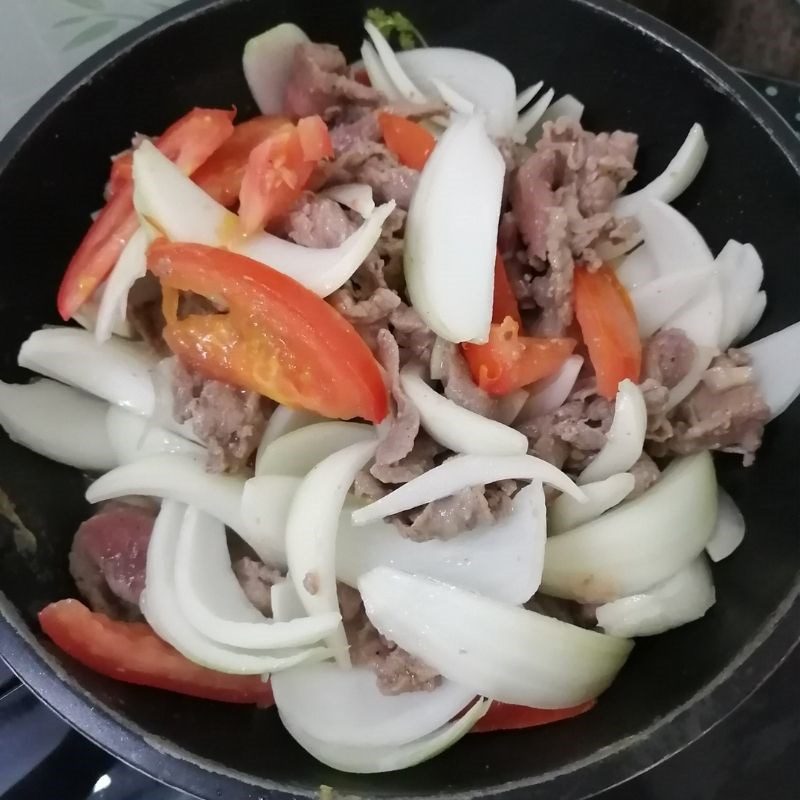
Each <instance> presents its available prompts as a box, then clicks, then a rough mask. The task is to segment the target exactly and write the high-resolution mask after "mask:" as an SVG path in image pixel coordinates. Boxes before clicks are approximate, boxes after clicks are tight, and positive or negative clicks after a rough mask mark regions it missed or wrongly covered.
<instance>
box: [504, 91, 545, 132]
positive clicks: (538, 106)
mask: <svg viewBox="0 0 800 800" xmlns="http://www.w3.org/2000/svg"><path fill="white" fill-rule="evenodd" d="M555 93H556V92H555V89H548V90H547V91H546V92H545V93H544V94H543V95H542V96H541V97H540V98H539V99H538V100H537V101H536V102H535V103H534V104H533V105H532V106H531V107H530V108H529V109H528V110H527V111H523V112H522V114H520V115H519V119H518V120H517V124H516V125H514V131H513V133H512V138H513V139H514V141H515V142H520V143H522V142H525V140H526V139H527V138H528V134H529V133H530V131H531V129H532V128H533V127H534V126H535V125H536V123H537V122H539V120H540V119H541V118H542V115H543V114H544V112H545V111H547V107H548V106H549V105H550V103H552V102H553V97H555Z"/></svg>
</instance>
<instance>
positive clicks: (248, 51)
mask: <svg viewBox="0 0 800 800" xmlns="http://www.w3.org/2000/svg"><path fill="white" fill-rule="evenodd" d="M308 41H309V39H308V36H306V34H305V33H304V32H303V31H302V30H301V29H300V28H298V27H297V25H293V24H292V23H291V22H284V23H282V24H281V25H276V26H275V27H274V28H270V29H269V30H267V31H264V33H262V34H261V35H259V36H254V37H253V38H252V39H250V40H248V42H247V44H245V46H244V53H243V54H242V67H243V69H244V77H245V79H246V80H247V85H248V86H249V87H250V92H251V94H252V95H253V99H254V100H255V101H256V105H257V106H258V108H259V111H261V113H262V114H281V113H283V108H284V105H283V104H284V98H285V96H286V86H287V84H288V83H289V77H290V75H291V73H292V62H293V60H294V51H295V48H296V47H297V45H299V44H306V43H307V42H308Z"/></svg>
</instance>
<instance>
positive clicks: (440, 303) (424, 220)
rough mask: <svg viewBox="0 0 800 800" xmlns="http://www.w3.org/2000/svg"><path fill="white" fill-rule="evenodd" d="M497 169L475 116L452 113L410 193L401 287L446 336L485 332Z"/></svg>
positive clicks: (456, 338) (457, 338) (477, 337)
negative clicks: (404, 286) (404, 285)
mask: <svg viewBox="0 0 800 800" xmlns="http://www.w3.org/2000/svg"><path fill="white" fill-rule="evenodd" d="M465 164H469V169H465V168H464V165H465ZM504 176H505V165H504V163H503V158H502V156H501V155H500V152H499V151H498V149H497V147H496V146H495V145H494V144H493V142H492V141H491V139H489V137H488V135H487V134H486V129H485V128H484V126H483V123H482V122H481V120H480V119H479V118H478V117H475V116H473V117H459V118H458V119H456V121H455V122H453V124H452V125H451V126H450V127H449V128H448V129H447V130H446V131H445V132H444V134H442V138H441V139H440V140H439V143H438V144H437V145H436V148H435V149H434V150H433V152H432V153H431V156H430V158H429V159H428V161H427V163H426V164H425V167H424V169H423V170H422V175H421V177H420V180H419V184H418V186H417V190H416V192H415V193H414V197H413V199H412V200H411V207H410V209H409V212H408V218H407V220H406V238H405V253H404V257H405V274H406V281H407V283H408V293H409V296H410V298H411V301H412V304H413V305H414V308H415V309H416V310H417V311H418V312H419V314H420V316H421V317H422V318H423V319H424V320H425V322H426V323H427V324H428V326H429V327H430V328H431V329H433V330H434V331H435V332H436V333H437V334H438V335H439V336H442V337H443V338H445V339H447V340H448V341H451V342H486V341H487V339H488V336H489V325H490V323H491V318H492V297H493V291H494V262H495V251H496V241H497V226H498V221H499V218H500V203H501V199H502V193H503V180H504Z"/></svg>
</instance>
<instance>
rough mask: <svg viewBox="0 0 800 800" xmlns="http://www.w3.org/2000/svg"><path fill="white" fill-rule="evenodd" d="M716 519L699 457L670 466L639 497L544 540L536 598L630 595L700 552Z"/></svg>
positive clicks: (712, 487)
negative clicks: (542, 596)
mask: <svg viewBox="0 0 800 800" xmlns="http://www.w3.org/2000/svg"><path fill="white" fill-rule="evenodd" d="M716 516H717V481H716V477H715V475H714V463H713V461H712V460H711V456H710V455H709V454H708V453H707V452H702V453H698V454H696V455H692V456H687V457H685V458H679V459H676V460H675V461H673V462H672V463H671V464H670V465H669V466H668V467H667V469H666V470H665V471H664V473H663V474H662V476H661V478H660V479H659V480H658V482H657V483H656V484H654V485H653V486H652V487H651V488H650V489H648V490H647V491H646V492H645V493H644V494H642V495H641V496H639V497H637V498H636V499H635V500H631V501H630V502H628V503H625V504H623V505H621V506H619V507H617V508H615V509H613V510H611V511H609V512H607V513H605V514H603V515H602V516H601V517H598V518H597V519H596V520H594V521H592V522H588V523H586V524H585V525H581V526H580V527H578V528H575V529H573V530H571V531H568V532H567V533H561V534H559V535H558V536H551V537H550V538H549V539H548V540H547V546H546V550H545V560H544V575H543V576H542V591H543V592H544V593H545V594H549V595H552V596H553V597H564V598H569V599H572V600H578V601H579V602H582V603H602V602H608V601H610V600H615V599H617V598H618V597H625V596H626V595H630V594H636V593H637V592H642V591H645V590H647V589H649V588H650V587H651V586H655V585H656V584H657V583H660V582H661V581H664V580H666V579H667V578H669V577H670V576H671V575H674V574H675V573H676V572H678V570H680V569H682V568H683V567H685V566H686V565H687V564H688V563H689V562H690V561H692V560H693V559H695V558H697V556H698V555H699V554H700V553H702V552H703V548H705V546H706V544H707V543H708V540H709V539H710V538H711V534H712V533H713V531H714V524H715V521H716Z"/></svg>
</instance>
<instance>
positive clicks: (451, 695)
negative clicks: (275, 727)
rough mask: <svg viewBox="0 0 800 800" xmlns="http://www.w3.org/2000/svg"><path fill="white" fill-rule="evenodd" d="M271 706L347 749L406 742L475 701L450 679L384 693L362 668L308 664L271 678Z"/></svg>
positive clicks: (417, 737)
mask: <svg viewBox="0 0 800 800" xmlns="http://www.w3.org/2000/svg"><path fill="white" fill-rule="evenodd" d="M272 689H273V691H274V693H275V704H276V705H277V706H278V710H279V711H280V714H281V717H282V718H283V719H290V720H293V721H294V723H295V725H297V726H300V727H302V728H303V729H304V730H305V731H306V732H307V733H308V734H309V735H310V736H313V737H314V738H315V739H319V740H320V741H323V742H330V743H333V744H339V745H344V746H346V747H366V748H370V747H389V746H395V747H397V746H400V745H404V744H408V743H409V742H412V741H414V740H416V739H419V738H421V737H422V736H427V735H428V734H429V733H432V732H433V731H435V730H437V729H438V728H440V727H441V726H442V725H446V724H447V723H448V722H449V721H450V720H451V719H453V718H454V717H456V716H457V715H458V714H459V712H460V711H461V710H462V709H463V708H465V707H466V706H467V705H469V704H470V703H471V702H472V701H473V700H474V699H475V693H474V692H472V691H470V690H469V689H465V688H464V687H462V686H458V684H455V683H453V682H452V681H447V680H445V681H442V683H441V684H440V685H439V686H437V687H436V688H435V689H434V690H433V691H430V692H403V693H402V694H395V695H386V694H383V693H382V692H381V691H380V689H379V688H378V685H377V681H376V680H375V673H374V672H373V671H372V670H371V669H369V668H367V667H354V668H353V669H348V670H344V669H341V667H338V666H336V665H335V664H330V663H327V664H313V665H310V666H307V667H299V668H298V669H294V670H291V671H289V672H283V673H281V674H280V675H278V676H274V677H273V679H272Z"/></svg>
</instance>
